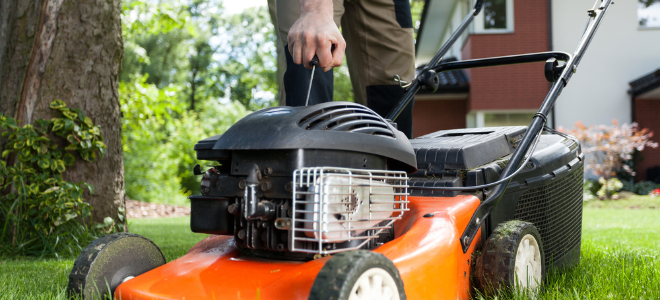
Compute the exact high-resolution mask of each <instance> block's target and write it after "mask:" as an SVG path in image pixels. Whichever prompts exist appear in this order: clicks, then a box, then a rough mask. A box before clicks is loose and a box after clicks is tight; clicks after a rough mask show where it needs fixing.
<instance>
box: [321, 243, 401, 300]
mask: <svg viewBox="0 0 660 300" xmlns="http://www.w3.org/2000/svg"><path fill="white" fill-rule="evenodd" d="M309 299H310V300H321V299H324V300H327V299H333V300H365V299H378V300H404V299H406V293H405V291H404V289H403V281H402V280H401V276H400V275H399V271H398V270H397V269H396V267H395V266H394V264H393V263H392V261H390V260H389V259H388V258H387V257H385V256H384V255H382V254H379V253H374V252H371V251H366V250H357V251H349V252H342V253H339V254H336V255H335V256H333V257H332V258H331V259H330V260H329V261H328V262H327V263H326V264H325V266H323V268H322V269H321V271H320V272H319V274H318V275H317V276H316V280H314V285H313V286H312V290H311V291H310V295H309Z"/></svg>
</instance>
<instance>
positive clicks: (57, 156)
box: [0, 100, 106, 256]
mask: <svg viewBox="0 0 660 300" xmlns="http://www.w3.org/2000/svg"><path fill="white" fill-rule="evenodd" d="M50 107H51V108H52V109H54V110H59V111H60V113H61V114H62V117H61V118H53V119H52V120H49V121H46V120H37V121H35V123H34V125H29V124H28V125H24V126H20V127H19V126H18V125H17V123H16V120H14V119H13V118H11V117H5V116H2V115H0V126H1V127H2V129H3V130H4V132H3V134H2V135H3V136H4V137H5V138H7V144H6V150H4V151H3V152H2V157H3V159H6V160H7V161H1V162H0V175H2V181H1V182H0V184H1V185H2V186H1V187H2V189H3V190H4V191H6V192H5V193H4V194H3V195H2V196H1V198H0V221H1V224H0V226H1V227H0V230H1V231H0V252H5V253H7V252H8V253H19V254H31V255H36V254H41V255H44V254H47V255H55V256H58V255H60V254H63V252H64V253H68V254H73V253H75V252H77V250H78V249H77V247H79V246H77V244H78V242H79V241H80V240H81V239H82V240H89V238H90V237H91V236H93V235H94V234H93V230H90V228H88V226H87V223H86V222H87V221H86V220H84V219H85V218H87V217H91V214H90V211H91V209H92V208H91V206H90V205H89V204H88V203H85V202H84V201H83V199H82V196H83V190H84V189H85V188H87V189H89V191H90V193H92V192H93V188H92V186H90V185H89V184H87V183H84V182H81V183H77V184H74V183H70V182H66V181H64V180H63V179H62V173H63V172H64V171H65V170H66V167H68V166H71V165H73V163H74V161H75V159H76V157H77V158H81V159H83V160H85V161H88V162H93V161H95V160H96V153H99V155H100V156H101V157H103V154H104V153H105V148H106V146H105V144H104V143H103V138H102V137H101V135H100V130H99V127H98V126H95V125H94V124H93V123H92V121H91V120H90V119H89V118H88V117H85V116H84V115H83V114H82V111H80V110H79V109H70V108H68V107H66V105H65V104H64V102H62V101H59V100H56V101H53V102H52V103H51V104H50ZM7 162H9V163H7ZM65 251H66V252H65Z"/></svg>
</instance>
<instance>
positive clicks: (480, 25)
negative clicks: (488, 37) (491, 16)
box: [473, 0, 515, 34]
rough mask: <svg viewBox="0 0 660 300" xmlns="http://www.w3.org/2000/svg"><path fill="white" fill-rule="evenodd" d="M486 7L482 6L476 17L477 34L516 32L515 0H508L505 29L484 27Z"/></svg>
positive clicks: (475, 28) (475, 27)
mask: <svg viewBox="0 0 660 300" xmlns="http://www.w3.org/2000/svg"><path fill="white" fill-rule="evenodd" d="M485 15H486V14H484V8H483V7H482V8H481V12H479V15H477V17H476V18H474V23H473V24H474V33H476V34H492V33H513V32H514V26H513V25H514V24H515V22H514V19H513V15H514V10H513V0H506V28H504V29H493V28H489V29H485V28H484V24H485V21H484V18H485Z"/></svg>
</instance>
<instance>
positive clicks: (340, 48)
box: [323, 39, 346, 72]
mask: <svg viewBox="0 0 660 300" xmlns="http://www.w3.org/2000/svg"><path fill="white" fill-rule="evenodd" d="M345 51H346V42H344V40H343V39H341V40H339V41H338V42H337V44H335V51H334V52H332V61H331V62H330V64H329V65H328V66H327V67H325V68H323V71H325V72H327V71H330V70H332V68H334V67H340V66H341V64H342V63H343V62H344V54H345Z"/></svg>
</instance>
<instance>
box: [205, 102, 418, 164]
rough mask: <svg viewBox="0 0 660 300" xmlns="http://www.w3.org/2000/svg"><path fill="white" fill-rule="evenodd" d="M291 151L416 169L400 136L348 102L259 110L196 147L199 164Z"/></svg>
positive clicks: (373, 113)
mask: <svg viewBox="0 0 660 300" xmlns="http://www.w3.org/2000/svg"><path fill="white" fill-rule="evenodd" d="M292 149H318V150H339V151H350V152H361V153H369V154H372V155H378V156H382V157H386V158H387V159H388V168H390V169H393V170H403V171H407V172H414V171H415V170H416V165H417V163H416V160H415V152H414V150H413V148H412V146H411V145H410V141H409V140H408V139H407V138H406V136H405V135H404V134H403V133H402V132H400V131H398V130H397V129H396V128H394V126H392V124H390V123H389V122H387V121H386V120H384V119H383V118H382V117H380V116H379V115H378V114H376V113H375V112H373V111H372V110H370V109H369V108H367V107H365V106H362V105H359V104H355V103H350V102H328V103H322V104H317V105H313V106H305V107H272V108H266V109H262V110H259V111H256V112H254V113H252V114H250V115H248V116H246V117H245V118H243V119H241V120H240V121H238V122H237V123H236V124H234V126H232V127H231V128H229V130H227V132H225V133H224V134H223V135H218V136H214V137H212V138H208V139H205V140H202V141H200V142H199V143H197V145H195V150H196V151H197V157H198V159H204V160H218V161H222V160H226V159H229V158H230V155H231V154H230V152H232V151H241V150H269V151H270V150H292ZM360 167H361V166H360Z"/></svg>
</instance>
